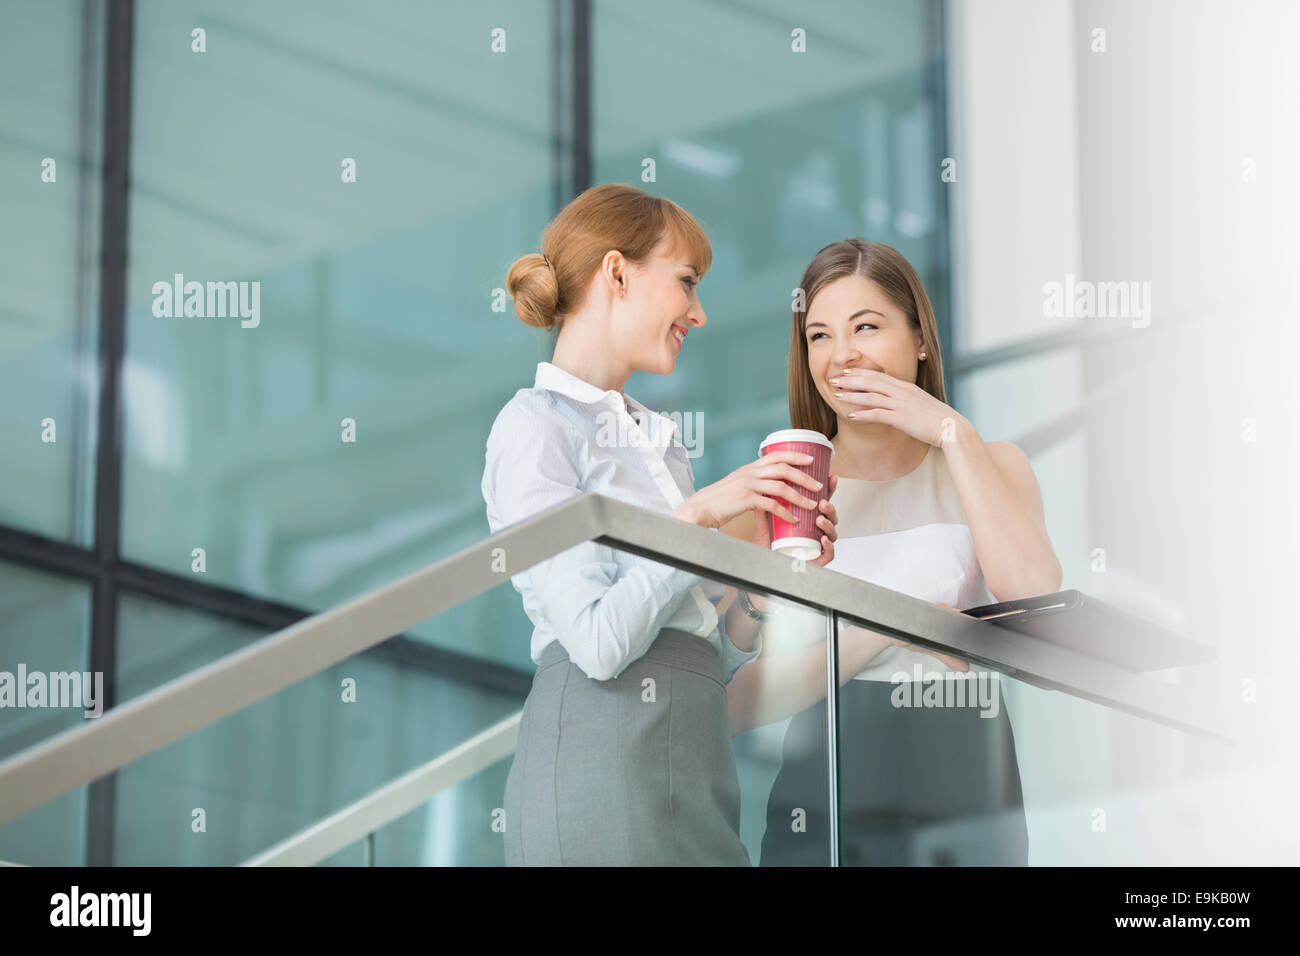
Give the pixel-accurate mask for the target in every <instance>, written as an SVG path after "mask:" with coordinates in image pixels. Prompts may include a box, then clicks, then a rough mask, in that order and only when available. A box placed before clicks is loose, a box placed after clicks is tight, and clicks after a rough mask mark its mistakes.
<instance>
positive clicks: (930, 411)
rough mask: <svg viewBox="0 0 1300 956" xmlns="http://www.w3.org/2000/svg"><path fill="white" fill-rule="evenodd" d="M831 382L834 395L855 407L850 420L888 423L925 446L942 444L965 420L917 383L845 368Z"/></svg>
mask: <svg viewBox="0 0 1300 956" xmlns="http://www.w3.org/2000/svg"><path fill="white" fill-rule="evenodd" d="M834 382H835V384H834V388H835V397H836V398H839V399H841V400H842V401H844V402H847V403H849V404H852V405H856V406H858V408H857V409H856V410H855V411H853V412H851V413H850V415H849V417H850V418H852V419H853V421H855V422H879V423H881V424H883V425H892V426H893V427H894V428H897V429H898V430H899V431H903V432H906V433H907V434H909V435H911V436H912V437H913V438H916V439H919V440H920V441H923V442H925V443H926V444H927V445H935V446H937V447H942V445H943V443H944V442H945V441H952V440H954V439H955V438H956V437H957V434H956V432H957V427H958V426H959V425H960V424H962V423H963V422H965V421H966V419H965V418H964V417H962V415H961V414H959V413H958V412H957V410H956V409H954V408H952V407H951V406H949V405H946V404H944V403H943V402H941V401H939V400H938V399H937V398H935V397H934V396H933V395H931V394H930V393H929V392H927V391H926V390H925V389H923V388H921V386H919V385H916V384H914V383H912V382H904V381H903V380H902V379H898V378H894V377H893V376H892V375H886V374H885V373H884V372H877V371H874V370H873V369H862V368H854V369H848V370H847V371H844V372H841V373H840V375H839V377H838V378H836V379H834Z"/></svg>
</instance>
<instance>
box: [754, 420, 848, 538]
mask: <svg viewBox="0 0 1300 956" xmlns="http://www.w3.org/2000/svg"><path fill="white" fill-rule="evenodd" d="M774 451H797V452H800V453H802V454H805V455H812V456H813V460H812V463H811V464H808V465H795V466H794V467H795V468H798V469H799V470H800V471H802V472H806V473H807V474H809V475H812V476H813V478H814V479H816V480H817V481H820V482H821V483H822V487H821V490H820V491H813V490H812V489H811V488H805V487H803V486H802V485H792V486H791V487H793V488H794V489H795V490H796V491H798V492H799V493H800V494H803V495H805V496H806V497H809V498H812V499H813V500H815V501H820V500H821V499H822V498H825V497H826V496H827V495H828V494H830V480H831V455H833V454H834V453H835V448H834V446H833V445H832V444H831V440H830V439H829V438H827V437H826V436H825V435H823V434H822V433H821V432H815V431H812V430H811V429H807V428H786V429H782V430H781V431H779V432H772V434H770V435H768V436H767V437H766V438H764V439H763V442H762V444H760V445H759V446H758V455H759V457H760V458H761V457H763V456H764V455H770V454H771V453H772V452H774ZM786 484H787V485H789V484H790V483H789V482H786ZM769 497H771V496H769ZM777 501H779V502H780V503H781V505H782V506H784V507H785V508H788V509H789V510H790V511H791V512H792V513H793V514H794V516H795V519H796V520H795V521H794V523H791V522H789V521H786V520H785V519H784V518H782V517H781V516H780V515H774V514H772V513H771V512H768V515H767V517H768V528H769V529H770V530H771V532H772V550H773V551H780V552H781V553H782V554H788V555H789V556H790V557H792V558H801V559H802V560H804V561H812V560H814V559H816V558H818V557H820V556H821V553H822V531H821V529H820V528H818V527H817V516H818V515H819V514H821V511H819V510H818V509H816V508H802V507H800V506H799V505H796V504H795V503H794V502H792V501H789V500H788V499H786V498H778V499H777Z"/></svg>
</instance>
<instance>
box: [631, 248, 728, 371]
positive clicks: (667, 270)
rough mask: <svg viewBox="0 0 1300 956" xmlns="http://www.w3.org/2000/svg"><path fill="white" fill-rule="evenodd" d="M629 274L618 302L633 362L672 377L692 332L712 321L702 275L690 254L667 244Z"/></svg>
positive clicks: (656, 249)
mask: <svg viewBox="0 0 1300 956" xmlns="http://www.w3.org/2000/svg"><path fill="white" fill-rule="evenodd" d="M628 272H629V282H628V285H627V289H628V291H627V293H626V294H625V295H623V296H619V297H617V298H616V299H615V302H616V304H617V305H618V306H620V307H621V308H622V310H623V311H624V313H625V314H624V315H623V316H621V317H620V318H619V320H618V321H619V328H620V329H621V330H622V332H623V334H624V335H625V336H626V344H627V354H628V355H629V356H630V357H631V362H630V365H631V367H632V369H634V370H639V371H646V372H656V373H658V374H660V375H667V374H669V373H670V372H672V370H673V369H674V368H675V367H676V364H677V356H678V355H679V354H680V353H681V351H682V349H683V347H684V340H685V338H686V336H687V334H688V333H689V332H690V330H691V329H692V328H695V327H697V326H703V325H704V323H705V322H706V321H707V317H706V316H705V314H704V307H703V306H702V305H701V304H700V298H699V296H698V295H697V293H696V289H697V287H698V285H699V280H700V275H699V273H698V272H697V271H696V269H695V266H694V265H692V264H691V262H690V259H689V257H688V256H687V255H686V254H685V253H681V252H675V251H674V252H669V251H668V250H667V249H666V248H665V245H664V244H663V243H661V244H660V245H659V246H656V247H655V251H654V253H652V254H651V256H650V257H649V258H648V259H646V260H645V261H644V262H641V263H637V264H631V265H630V267H629V269H628Z"/></svg>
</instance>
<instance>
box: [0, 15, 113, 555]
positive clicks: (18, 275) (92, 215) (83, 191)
mask: <svg viewBox="0 0 1300 956" xmlns="http://www.w3.org/2000/svg"><path fill="white" fill-rule="evenodd" d="M7 6H8V7H9V9H7V10H6V11H5V13H4V17H5V19H6V20H9V21H17V20H19V19H21V25H18V24H17V23H16V22H10V23H7V24H6V26H5V28H4V29H2V30H0V90H3V91H4V94H3V96H4V105H3V108H2V109H0V209H3V210H4V226H3V229H4V234H5V239H6V241H5V254H4V256H2V257H0V444H3V447H4V449H5V453H4V454H3V455H0V523H3V524H6V525H10V526H13V527H19V528H22V529H23V530H26V531H32V532H36V533H39V534H43V535H48V536H50V537H53V538H59V539H62V540H68V541H71V542H73V543H75V544H89V542H90V535H91V530H92V526H93V523H94V513H93V507H94V483H95V441H94V435H95V416H96V414H97V410H96V409H97V404H98V403H97V401H96V396H97V389H96V368H97V356H98V350H99V341H98V327H97V324H96V321H95V320H96V316H97V313H98V303H99V258H100V210H99V184H100V177H101V175H102V171H101V162H100V149H101V140H102V135H103V133H102V129H101V122H100V118H101V117H100V114H101V102H100V99H101V89H102V74H103V52H102V46H103V33H102V29H103V28H102V19H103V11H104V9H105V5H103V4H97V3H81V2H76V0H50V2H48V3H33V4H22V5H21V13H19V9H18V7H19V5H17V4H9V5H7Z"/></svg>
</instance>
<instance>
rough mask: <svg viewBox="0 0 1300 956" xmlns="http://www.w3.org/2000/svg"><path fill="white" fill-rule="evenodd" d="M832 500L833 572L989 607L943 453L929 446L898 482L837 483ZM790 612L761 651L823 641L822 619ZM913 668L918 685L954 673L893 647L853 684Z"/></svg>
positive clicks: (767, 633) (960, 605) (767, 632)
mask: <svg viewBox="0 0 1300 956" xmlns="http://www.w3.org/2000/svg"><path fill="white" fill-rule="evenodd" d="M834 500H835V508H836V511H837V512H838V513H839V524H838V525H837V530H838V531H839V538H838V539H837V540H836V542H835V558H834V560H832V561H831V562H830V563H829V564H827V565H826V567H827V568H829V569H830V570H832V571H838V572H840V573H841V574H848V575H852V576H853V577H856V578H861V579H862V580H864V581H870V582H871V583H872V584H877V585H879V586H880V587H885V588H889V589H890V590H893V591H901V592H902V593H903V594H907V595H910V596H911V597H914V598H919V599H921V600H923V601H931V602H934V601H943V602H944V603H945V604H950V605H952V606H953V607H954V608H957V609H959V610H962V609H965V608H969V607H977V606H979V605H981V604H992V603H993V602H994V600H995V599H994V597H993V594H992V593H991V592H990V591H989V589H988V586H987V585H986V584H985V583H984V575H983V573H982V572H981V571H980V566H979V561H978V560H976V557H975V545H974V542H973V541H972V539H971V533H970V528H969V527H968V526H967V524H966V516H965V514H964V513H963V511H962V508H961V501H960V499H958V497H957V489H956V488H955V487H954V486H953V483H952V477H951V476H950V475H949V474H948V463H947V458H946V457H945V456H944V453H943V450H942V449H940V448H937V447H934V446H931V448H930V449H929V450H928V451H927V452H926V455H925V458H923V459H922V460H921V464H920V465H918V466H917V467H916V468H915V469H913V470H912V471H910V472H908V473H907V474H906V475H902V476H900V477H898V478H891V479H888V480H885V481H867V480H865V479H860V478H844V477H841V478H840V479H839V485H838V487H837V489H836V492H835V499H834ZM791 610H793V609H792V608H790V607H788V606H786V607H783V608H782V609H781V612H780V613H779V614H778V616H777V617H776V618H775V619H774V620H773V621H771V622H769V624H768V626H767V627H766V628H765V629H764V643H765V645H766V650H765V653H783V652H786V651H789V650H794V649H795V648H796V647H800V646H805V645H807V644H810V643H814V642H818V641H824V640H825V619H824V617H823V616H822V615H820V614H817V613H814V612H810V611H807V610H804V609H800V610H797V611H795V613H793V614H791V613H790V611H791ZM916 664H920V665H921V667H920V674H921V675H922V678H923V679H930V678H931V676H932V675H933V674H934V673H935V672H937V673H940V674H945V673H956V672H952V671H949V670H948V668H947V667H946V666H945V665H944V664H943V663H942V662H940V661H939V659H938V658H936V657H933V656H932V655H930V654H925V653H922V652H920V651H914V650H911V649H909V648H905V647H896V646H892V647H889V648H886V649H885V650H884V651H882V652H881V653H880V654H878V655H876V657H874V658H873V659H872V661H871V663H870V665H868V667H867V669H866V670H864V671H862V672H861V673H860V674H856V675H855V677H854V679H856V680H876V681H890V680H891V679H894V675H898V678H897V679H907V680H911V679H912V678H913V677H914V676H915V674H916V671H915V669H914V665H916ZM904 675H906V676H905V677H904Z"/></svg>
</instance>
